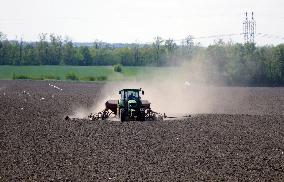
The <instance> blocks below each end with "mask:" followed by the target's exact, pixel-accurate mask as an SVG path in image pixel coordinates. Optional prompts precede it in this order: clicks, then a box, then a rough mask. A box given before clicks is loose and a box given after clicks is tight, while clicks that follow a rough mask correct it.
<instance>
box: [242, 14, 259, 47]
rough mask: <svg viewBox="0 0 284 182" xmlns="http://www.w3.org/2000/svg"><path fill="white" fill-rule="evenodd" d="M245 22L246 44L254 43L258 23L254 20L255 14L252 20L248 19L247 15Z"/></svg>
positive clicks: (252, 15)
mask: <svg viewBox="0 0 284 182" xmlns="http://www.w3.org/2000/svg"><path fill="white" fill-rule="evenodd" d="M245 16H246V17H245V21H243V35H244V43H254V37H255V33H256V21H255V19H254V14H253V12H252V13H251V19H250V20H249V19H248V13H247V12H246V13H245Z"/></svg>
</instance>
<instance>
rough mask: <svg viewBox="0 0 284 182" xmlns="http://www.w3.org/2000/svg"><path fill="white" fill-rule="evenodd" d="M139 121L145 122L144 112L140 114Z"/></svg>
mask: <svg viewBox="0 0 284 182" xmlns="http://www.w3.org/2000/svg"><path fill="white" fill-rule="evenodd" d="M139 121H145V112H140V116H139Z"/></svg>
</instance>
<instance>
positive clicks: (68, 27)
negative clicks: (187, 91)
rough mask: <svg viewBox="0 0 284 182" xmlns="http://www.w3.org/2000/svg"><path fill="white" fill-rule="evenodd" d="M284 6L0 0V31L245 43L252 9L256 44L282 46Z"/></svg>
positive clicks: (260, 0)
mask: <svg viewBox="0 0 284 182" xmlns="http://www.w3.org/2000/svg"><path fill="white" fill-rule="evenodd" d="M283 9H284V0H0V31H1V32H3V33H5V34H6V35H7V37H8V38H9V39H20V37H22V38H23V40H26V41H36V40H38V39H39V34H40V33H54V34H57V35H61V36H63V37H65V36H68V37H69V38H70V39H71V40H73V41H76V42H93V41H95V40H101V41H105V42H111V43H117V42H121V43H132V42H141V43H147V42H151V41H153V40H154V37H156V36H160V37H162V38H164V39H168V38H172V39H174V40H176V41H177V42H178V41H180V40H181V39H183V38H185V37H187V36H188V35H192V36H193V37H195V40H194V41H195V42H200V43H201V44H203V45H208V44H210V43H212V42H213V41H214V40H217V39H219V38H223V39H224V40H226V41H227V40H232V41H233V42H242V41H243V37H242V35H240V33H242V22H243V21H244V19H245V15H244V13H245V12H246V11H247V12H249V15H250V13H251V12H252V11H253V12H254V15H255V20H256V24H257V27H256V33H257V34H256V39H255V40H256V43H257V44H279V43H283V42H284V11H283ZM224 34H225V35H226V36H220V35H224ZM228 34H234V35H232V36H228ZM211 35H216V36H214V37H212V38H201V37H207V36H211Z"/></svg>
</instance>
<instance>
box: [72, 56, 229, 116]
mask: <svg viewBox="0 0 284 182" xmlns="http://www.w3.org/2000/svg"><path fill="white" fill-rule="evenodd" d="M207 65H210V64H206V62H205V61H202V60H200V59H193V61H191V62H190V63H184V64H182V65H181V66H179V67H175V68H174V69H173V70H171V71H169V72H168V73H167V74H166V75H165V74H163V75H161V74H160V72H157V73H151V74H150V78H149V75H148V76H147V78H144V79H143V77H145V76H146V75H147V74H148V73H145V72H144V73H141V75H138V76H137V78H139V79H137V80H134V81H121V82H115V83H107V84H105V85H104V87H103V88H102V90H101V95H100V96H99V99H98V100H97V101H96V102H95V103H94V105H93V107H91V108H87V109H86V108H85V109H84V108H79V109H77V110H76V112H75V113H76V114H75V116H76V117H80V118H82V117H85V116H86V115H89V114H90V113H96V112H99V111H102V110H103V109H104V108H105V102H106V101H107V100H118V99H119V97H120V96H119V94H118V91H119V90H121V89H125V88H142V89H143V90H144V91H145V95H142V99H143V100H148V101H149V102H151V108H152V110H154V111H156V112H159V113H165V114H166V115H168V116H171V115H174V116H177V115H187V114H199V113H216V112H218V113H222V112H223V111H225V110H226V107H227V106H228V104H224V105H221V107H220V104H219V106H218V110H216V102H222V101H220V100H219V101H218V100H216V99H215V98H216V95H218V94H219V93H218V92H219V86H222V85H225V84H224V82H223V81H222V79H221V76H220V74H218V70H217V69H216V68H215V67H208V66H207ZM217 86H218V87H217ZM220 94H222V93H220Z"/></svg>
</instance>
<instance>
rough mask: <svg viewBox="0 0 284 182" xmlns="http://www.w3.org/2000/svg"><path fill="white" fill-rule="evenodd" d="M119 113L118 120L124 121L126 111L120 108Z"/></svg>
mask: <svg viewBox="0 0 284 182" xmlns="http://www.w3.org/2000/svg"><path fill="white" fill-rule="evenodd" d="M119 113H120V114H119V115H120V116H119V117H120V121H121V122H123V121H125V119H126V113H125V111H124V109H120V112H119Z"/></svg>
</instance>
